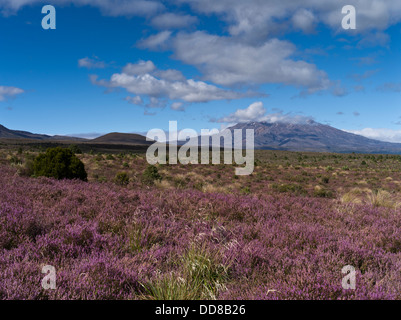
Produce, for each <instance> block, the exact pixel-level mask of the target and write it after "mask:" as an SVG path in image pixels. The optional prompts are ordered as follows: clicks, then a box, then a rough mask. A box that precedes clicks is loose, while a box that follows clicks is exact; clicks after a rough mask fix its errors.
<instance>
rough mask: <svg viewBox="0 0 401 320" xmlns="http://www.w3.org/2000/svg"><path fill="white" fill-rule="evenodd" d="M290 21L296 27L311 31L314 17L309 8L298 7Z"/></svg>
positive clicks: (314, 21)
mask: <svg viewBox="0 0 401 320" xmlns="http://www.w3.org/2000/svg"><path fill="white" fill-rule="evenodd" d="M292 23H293V25H294V27H295V28H296V29H300V30H302V31H303V32H304V33H311V32H313V31H314V29H315V25H316V17H315V15H314V14H313V12H311V11H310V10H306V9H299V10H298V11H297V12H295V14H294V16H293V17H292Z"/></svg>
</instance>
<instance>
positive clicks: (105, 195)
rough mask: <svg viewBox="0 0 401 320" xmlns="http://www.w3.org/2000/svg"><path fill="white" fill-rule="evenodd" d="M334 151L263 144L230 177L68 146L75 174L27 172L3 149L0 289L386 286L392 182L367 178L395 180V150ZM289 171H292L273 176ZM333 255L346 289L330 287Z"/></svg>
mask: <svg viewBox="0 0 401 320" xmlns="http://www.w3.org/2000/svg"><path fill="white" fill-rule="evenodd" d="M278 154H279V157H281V156H285V157H286V158H287V159H289V160H288V161H289V162H294V163H296V162H297V160H296V159H299V155H298V156H297V155H296V154H295V153H294V154H292V153H288V154H287V155H286V154H280V153H278ZM291 155H295V156H293V157H294V158H288V157H287V156H291ZM270 156H271V157H272V159H273V158H277V155H276V154H274V156H273V154H271V153H270ZM315 156H316V157H318V156H319V155H318V154H316V155H315ZM313 157H314V156H313V155H312V156H311V155H310V156H309V157H308V159H312V158H313ZM346 157H347V156H344V157H343V158H344V159H343V160H340V161H339V160H338V158H337V156H336V157H333V159H334V160H333V161H334V162H332V164H333V166H334V165H335V164H334V163H337V166H336V167H332V168H329V167H322V166H321V165H320V164H319V165H316V164H315V162H314V160H310V162H308V160H304V162H301V163H300V166H299V167H297V166H295V165H294V166H293V165H292V164H290V165H287V166H284V167H283V166H282V165H279V163H283V161H282V160H280V159H279V160H277V163H276V164H275V163H274V162H273V160H271V162H269V161H268V159H267V156H266V157H265V158H266V159H267V161H266V162H260V164H259V165H258V166H257V167H256V169H255V172H254V174H253V175H252V176H249V177H240V178H239V179H238V178H235V177H233V167H232V166H227V167H224V166H206V167H205V166H196V167H195V166H192V168H191V167H185V166H160V168H159V172H160V173H161V175H163V177H164V178H163V180H162V181H161V182H157V183H156V184H154V185H152V186H148V185H145V184H143V183H141V182H140V179H139V178H138V175H135V174H133V173H132V172H140V170H141V166H145V160H144V159H143V158H141V157H140V156H129V155H127V156H122V157H120V158H114V160H113V159H111V157H109V160H105V158H104V157H103V156H101V155H89V154H84V155H80V158H81V159H82V161H83V162H84V163H85V166H86V168H87V171H88V182H83V181H79V180H55V179H51V178H44V177H39V178H34V177H28V176H26V174H24V172H23V170H22V169H23V165H21V164H17V165H15V164H13V165H9V164H7V163H6V160H5V159H4V161H3V162H2V164H1V166H0V298H1V299H400V298H401V293H400V292H401V291H400V287H401V260H400V255H401V219H400V217H401V210H400V206H399V203H398V202H394V201H397V200H399V199H400V198H399V197H398V196H399V193H394V192H393V193H391V192H387V193H386V191H384V190H382V189H380V190H381V191H379V192H376V193H373V192H370V193H369V189H368V188H367V183H368V182H369V183H370V184H371V185H374V184H375V183H376V185H377V184H380V183H381V186H382V187H383V188H387V189H388V190H389V189H390V188H393V190H396V188H397V186H398V188H399V184H398V182H397V181H398V180H397V179H399V178H400V174H399V169H397V166H399V161H398V162H397V161H395V162H393V160H394V159H387V160H382V161H381V162H380V161H378V162H377V161H376V162H374V161H371V160H366V162H365V163H367V164H366V168H364V169H360V162H361V159H359V158H357V157H354V159H348V160H346V159H345V158H346ZM305 159H306V158H305ZM319 160H320V161H321V163H324V161H326V162H328V161H332V160H329V159H328V158H326V159H319ZM376 160H377V159H376ZM395 160H397V159H395ZM7 161H8V160H7ZM11 161H13V159H11ZM344 161H345V162H347V163H348V165H349V166H350V168H348V169H347V168H344ZM364 161H365V160H364ZM14 162H15V161H14ZM100 164H102V165H100ZM127 164H128V165H127ZM327 164H328V163H327ZM353 164H354V165H353ZM102 167H103V168H107V170H108V171H109V172H113V170H120V167H121V168H125V171H126V172H128V176H129V178H130V180H129V182H127V183H124V184H121V183H117V182H118V181H117V182H116V181H115V180H113V179H108V178H107V177H99V172H101V171H99V172H98V171H96V170H101V169H99V168H102ZM390 167H392V168H393V169H394V171H391V169H389V168H390ZM274 168H275V169H274ZM319 170H320V171H319ZM361 170H362V171H361ZM397 170H398V171H397ZM178 172H180V173H178ZM185 172H186V173H185ZM291 172H293V173H294V174H291ZM295 172H296V174H295ZM305 172H306V173H305ZM319 172H320V174H319ZM392 172H394V173H392ZM322 173H324V174H326V175H327V174H328V175H329V176H330V178H328V177H326V178H325V176H323V180H324V182H322V181H320V179H321V178H316V177H319V175H321V174H322ZM186 174H187V176H186ZM383 174H386V175H391V174H393V177H394V179H393V178H391V177H387V178H383ZM267 175H269V178H268V179H267V180H266V178H263V177H265V176H267ZM291 176H292V177H294V176H296V177H302V176H303V177H305V179H306V180H305V181H302V182H300V183H294V182H291V183H292V184H291V183H290V182H288V181H287V182H285V181H284V180H285V179H289V178H290V177H291ZM177 177H178V178H177ZM186 177H187V178H188V177H190V179H189V178H188V179H186ZM202 177H203V180H204V181H205V183H206V181H208V179H210V181H209V184H208V185H206V187H205V185H203V186H202V187H199V186H198V184H197V181H198V180H199V179H201V178H202ZM384 177H386V176H384ZM362 178H364V179H365V182H363V181H362V182H361V179H362ZM174 179H176V180H174ZM177 179H178V180H179V181H181V183H180V184H178V183H177ZM197 179H198V180H197ZM212 179H214V180H212ZM315 180H316V181H315ZM182 181H184V182H185V183H184V182H182ZM213 181H215V184H216V185H219V187H217V186H215V187H214V189H213V188H211V186H212V185H213ZM217 181H221V182H220V184H219V183H218V182H217ZM230 181H231V182H230ZM313 181H314V182H313ZM366 181H367V182H366ZM198 182H199V181H198ZM251 182H253V184H252V183H251ZM347 183H348V184H347ZM323 184H325V186H323ZM294 185H298V186H300V187H298V188H295V187H288V186H294ZM310 185H311V186H312V189H310V190H309V189H308V186H310ZM314 185H316V186H314ZM319 185H321V186H320V187H319ZM355 185H358V186H359V187H355ZM197 186H198V187H197ZM245 186H248V187H246V188H245V191H244V187H245ZM249 186H250V187H249ZM283 186H287V187H283ZM302 186H303V187H302ZM313 186H314V187H313ZM231 187H232V188H231ZM301 187H302V188H303V189H302V190H303V192H298V191H299V190H301V189H300V188H301ZM235 188H238V190H237V189H235ZM319 188H320V189H319ZM323 188H325V189H323ZM321 190H326V191H327V190H328V191H330V192H328V191H327V192H324V193H322V192H319V191H321ZM397 190H398V192H399V189H397ZM317 191H318V192H317ZM373 195H375V198H374V199H372V196H373ZM365 200H366V201H365ZM44 265H52V266H54V267H55V269H56V273H57V279H56V281H57V288H56V289H55V290H44V289H43V288H42V286H41V281H42V279H43V277H44V274H42V273H41V270H42V267H43V266H44ZM346 265H352V266H354V267H355V269H356V289H355V290H345V289H343V288H342V282H341V281H342V278H343V276H344V275H343V274H342V273H341V270H342V268H343V267H344V266H346Z"/></svg>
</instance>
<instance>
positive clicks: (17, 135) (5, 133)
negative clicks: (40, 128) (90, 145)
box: [0, 125, 85, 141]
mask: <svg viewBox="0 0 401 320" xmlns="http://www.w3.org/2000/svg"><path fill="white" fill-rule="evenodd" d="M0 138H3V139H30V140H44V141H48V140H53V141H64V140H68V141H85V139H82V138H76V137H67V136H49V135H46V134H36V133H31V132H27V131H20V130H11V129H8V128H6V127H4V126H2V125H0Z"/></svg>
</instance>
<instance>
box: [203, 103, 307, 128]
mask: <svg viewBox="0 0 401 320" xmlns="http://www.w3.org/2000/svg"><path fill="white" fill-rule="evenodd" d="M311 120H312V118H311V117H305V116H301V115H293V114H284V113H283V112H282V111H277V112H275V113H269V114H267V110H266V108H265V107H264V106H263V102H260V101H258V102H254V103H252V104H251V105H249V106H248V107H247V108H245V109H238V110H236V111H235V112H234V113H231V114H230V115H228V116H226V117H222V118H220V119H211V121H212V122H218V123H230V124H236V123H244V122H245V123H246V122H254V121H255V122H269V123H275V122H285V123H307V122H309V121H311Z"/></svg>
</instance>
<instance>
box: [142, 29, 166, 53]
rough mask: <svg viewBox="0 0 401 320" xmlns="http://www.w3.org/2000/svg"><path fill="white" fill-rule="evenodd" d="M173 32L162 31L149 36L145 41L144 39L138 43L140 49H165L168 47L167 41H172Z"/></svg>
mask: <svg viewBox="0 0 401 320" xmlns="http://www.w3.org/2000/svg"><path fill="white" fill-rule="evenodd" d="M171 34H172V32H171V31H168V30H166V31H162V32H159V33H157V34H154V35H152V36H149V37H147V38H145V39H142V40H140V41H139V42H138V47H140V48H146V49H153V50H157V49H163V48H165V46H166V42H167V40H169V39H170V37H171Z"/></svg>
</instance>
